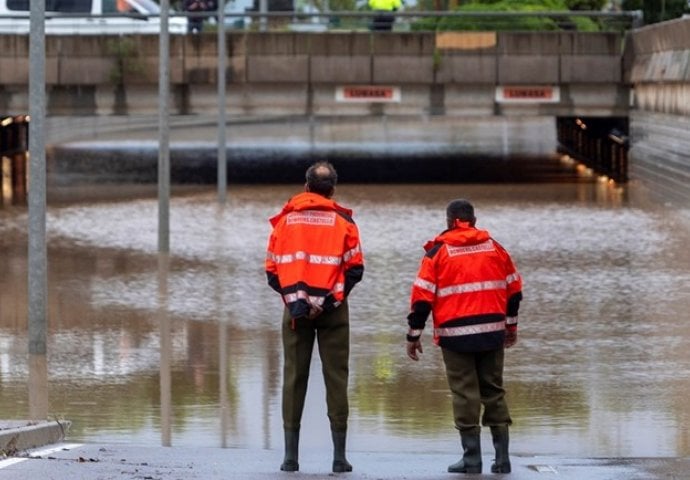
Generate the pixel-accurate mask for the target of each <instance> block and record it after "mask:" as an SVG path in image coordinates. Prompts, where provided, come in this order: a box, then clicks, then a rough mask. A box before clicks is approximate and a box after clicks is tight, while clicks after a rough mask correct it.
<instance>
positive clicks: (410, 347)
mask: <svg viewBox="0 0 690 480" xmlns="http://www.w3.org/2000/svg"><path fill="white" fill-rule="evenodd" d="M417 352H419V353H424V352H423V350H422V342H421V340H415V341H413V342H409V341H408V342H407V356H408V357H410V358H411V359H412V360H414V361H415V362H416V361H417V360H419V355H417Z"/></svg>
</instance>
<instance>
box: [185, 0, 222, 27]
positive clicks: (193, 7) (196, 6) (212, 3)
mask: <svg viewBox="0 0 690 480" xmlns="http://www.w3.org/2000/svg"><path fill="white" fill-rule="evenodd" d="M217 8H218V4H217V3H216V0H183V1H182V10H184V11H185V12H189V13H203V12H213V11H215V10H216V9H217ZM204 20H205V17H203V16H193V17H189V18H188V19H187V23H188V25H189V27H188V30H189V33H199V32H201V30H202V28H203V26H204Z"/></svg>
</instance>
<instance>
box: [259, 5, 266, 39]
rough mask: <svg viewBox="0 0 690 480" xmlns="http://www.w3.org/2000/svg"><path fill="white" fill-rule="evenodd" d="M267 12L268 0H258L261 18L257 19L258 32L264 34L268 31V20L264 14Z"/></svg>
mask: <svg viewBox="0 0 690 480" xmlns="http://www.w3.org/2000/svg"><path fill="white" fill-rule="evenodd" d="M267 12H268V0H259V13H261V18H259V31H260V32H265V31H266V30H268V19H267V18H266V13H267Z"/></svg>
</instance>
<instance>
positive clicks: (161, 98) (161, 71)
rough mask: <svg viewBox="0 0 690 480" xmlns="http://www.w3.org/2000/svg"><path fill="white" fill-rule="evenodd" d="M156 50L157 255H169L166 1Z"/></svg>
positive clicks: (168, 50) (167, 38) (168, 100)
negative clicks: (157, 56)
mask: <svg viewBox="0 0 690 480" xmlns="http://www.w3.org/2000/svg"><path fill="white" fill-rule="evenodd" d="M160 8H161V17H160V20H161V33H160V39H159V48H158V55H159V59H158V128H159V136H158V252H159V253H168V252H170V125H169V118H168V116H169V113H170V108H169V102H170V98H169V97H170V32H169V30H168V23H169V22H168V19H169V11H170V2H169V0H161V3H160Z"/></svg>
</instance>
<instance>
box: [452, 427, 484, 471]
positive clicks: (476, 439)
mask: <svg viewBox="0 0 690 480" xmlns="http://www.w3.org/2000/svg"><path fill="white" fill-rule="evenodd" d="M460 441H461V443H462V459H461V460H460V461H459V462H456V463H454V464H452V465H450V466H449V467H448V472H450V473H482V450H481V440H480V436H479V433H464V432H460Z"/></svg>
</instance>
